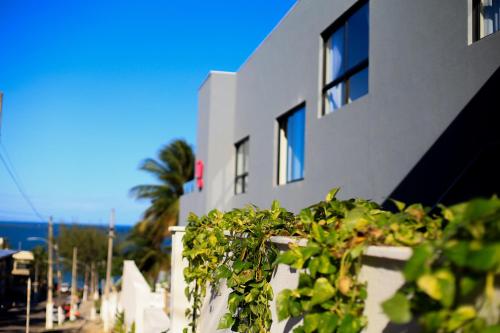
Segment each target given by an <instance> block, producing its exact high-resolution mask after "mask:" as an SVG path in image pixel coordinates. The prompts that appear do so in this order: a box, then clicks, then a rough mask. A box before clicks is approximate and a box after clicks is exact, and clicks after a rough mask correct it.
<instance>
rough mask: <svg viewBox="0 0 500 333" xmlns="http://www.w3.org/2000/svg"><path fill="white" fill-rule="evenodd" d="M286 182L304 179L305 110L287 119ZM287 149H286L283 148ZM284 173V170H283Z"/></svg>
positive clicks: (296, 112)
mask: <svg viewBox="0 0 500 333" xmlns="http://www.w3.org/2000/svg"><path fill="white" fill-rule="evenodd" d="M285 126H286V128H285V131H286V133H285V136H286V141H287V142H286V181H287V182H291V181H294V180H299V179H302V178H303V177H304V130H305V110H304V108H302V109H300V110H297V111H295V112H293V113H292V114H291V115H289V116H288V117H287V119H286V125H285ZM283 148H285V147H283ZM283 171H284V170H283Z"/></svg>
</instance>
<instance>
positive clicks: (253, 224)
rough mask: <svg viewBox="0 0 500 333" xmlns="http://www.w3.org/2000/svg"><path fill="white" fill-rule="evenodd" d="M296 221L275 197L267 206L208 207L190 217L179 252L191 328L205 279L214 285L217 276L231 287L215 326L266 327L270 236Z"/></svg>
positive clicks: (272, 255)
mask: <svg viewBox="0 0 500 333" xmlns="http://www.w3.org/2000/svg"><path fill="white" fill-rule="evenodd" d="M294 222H295V216H294V215H293V214H292V213H290V212H287V211H286V210H285V209H283V208H281V207H280V206H279V204H278V202H274V203H273V205H272V208H271V209H270V210H259V209H257V208H256V207H252V206H249V207H246V208H244V209H235V210H233V211H231V212H227V213H225V214H223V213H221V212H219V211H212V212H210V213H209V214H208V215H207V216H204V217H201V218H198V217H197V216H195V215H191V216H190V217H189V220H188V226H187V228H186V234H185V236H184V252H183V256H184V257H185V258H186V259H187V260H188V267H187V268H186V269H185V271H184V276H185V280H186V282H187V283H188V287H187V288H186V295H187V296H188V299H189V301H191V302H192V308H191V309H189V310H188V311H187V313H186V314H187V315H188V316H189V318H190V319H191V323H190V327H191V332H196V328H197V320H198V316H199V312H200V309H201V306H202V301H203V298H204V297H205V295H206V288H207V285H210V284H211V285H212V287H215V288H217V284H218V282H219V281H220V280H221V279H226V281H227V286H228V287H229V288H231V290H232V291H231V293H230V294H229V298H228V310H229V312H228V313H226V314H225V315H224V316H223V317H222V318H221V319H220V322H219V327H218V328H219V329H223V328H231V329H232V330H233V331H236V332H259V333H260V332H268V331H269V330H270V327H271V323H272V320H271V310H270V306H269V302H270V301H271V300H272V299H273V291H272V288H271V285H270V280H271V276H272V272H273V271H274V268H275V260H276V257H277V255H278V253H279V252H278V249H277V248H276V246H275V245H274V244H272V243H270V242H269V238H270V237H272V236H275V235H278V234H279V235H289V234H290V232H291V231H292V230H293V225H294ZM224 231H226V232H227V234H224ZM187 331H188V329H185V332H187Z"/></svg>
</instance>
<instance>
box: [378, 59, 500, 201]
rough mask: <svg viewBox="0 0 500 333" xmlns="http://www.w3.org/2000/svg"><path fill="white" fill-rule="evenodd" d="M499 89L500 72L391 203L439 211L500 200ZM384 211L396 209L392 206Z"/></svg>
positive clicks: (462, 114) (448, 129) (446, 132)
mask: <svg viewBox="0 0 500 333" xmlns="http://www.w3.org/2000/svg"><path fill="white" fill-rule="evenodd" d="M499 87H500V68H498V69H497V70H496V71H495V72H494V73H493V75H492V76H491V77H490V78H489V79H488V81H486V83H485V84H484V85H483V86H482V87H481V89H480V90H479V91H478V92H477V94H476V95H475V96H474V97H473V98H472V99H471V100H470V101H469V103H468V104H467V105H466V106H465V108H464V109H463V110H462V111H461V112H460V114H459V115H458V116H457V117H456V118H455V119H454V120H453V122H452V123H451V124H450V125H449V126H448V128H447V129H446V130H445V131H444V132H443V134H441V136H440V137H439V138H438V140H437V141H436V142H435V143H434V144H433V145H432V147H431V148H430V149H429V150H428V151H427V152H426V153H425V155H424V156H423V157H422V158H421V159H420V161H419V162H418V163H417V164H416V165H415V167H413V169H412V170H411V171H410V172H409V173H408V175H407V176H406V177H405V178H404V179H403V181H402V182H401V183H400V184H399V185H398V186H397V187H396V189H395V190H394V191H393V192H392V193H391V195H390V196H389V198H394V199H396V200H400V201H403V202H407V203H414V202H421V203H423V204H424V205H426V206H430V207H435V206H436V205H437V204H438V203H442V204H445V205H450V204H454V203H457V202H461V201H465V200H469V199H471V198H474V197H479V196H481V197H490V196H491V195H493V194H495V193H496V194H500V172H499V170H500V107H499V102H498V101H499V100H498V94H499V90H498V89H499ZM436 111H438V110H436ZM383 206H384V207H385V208H388V207H389V206H392V204H390V203H389V201H388V200H386V201H385V202H384V204H383Z"/></svg>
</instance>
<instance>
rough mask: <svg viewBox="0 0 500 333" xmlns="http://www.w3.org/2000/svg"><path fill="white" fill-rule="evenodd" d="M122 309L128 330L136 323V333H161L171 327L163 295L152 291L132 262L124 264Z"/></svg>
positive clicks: (121, 295)
mask: <svg viewBox="0 0 500 333" xmlns="http://www.w3.org/2000/svg"><path fill="white" fill-rule="evenodd" d="M122 281H123V283H122V291H121V293H120V308H121V309H122V310H123V312H124V314H125V324H126V326H127V328H128V329H130V328H131V326H132V324H133V323H135V332H136V333H160V332H164V331H166V330H167V329H169V327H170V320H169V318H168V316H167V315H166V314H165V312H164V311H163V308H164V307H165V306H164V304H163V301H162V295H161V294H156V293H153V292H152V291H151V288H150V287H149V285H148V283H147V282H146V280H145V279H144V277H143V276H142V274H141V272H140V271H139V269H138V268H137V266H136V265H135V263H134V262H133V261H132V260H125V261H124V262H123V279H122Z"/></svg>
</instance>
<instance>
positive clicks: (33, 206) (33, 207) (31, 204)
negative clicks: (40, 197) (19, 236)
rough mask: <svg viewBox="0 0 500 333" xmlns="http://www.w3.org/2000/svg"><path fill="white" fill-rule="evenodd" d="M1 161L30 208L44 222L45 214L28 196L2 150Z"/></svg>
mask: <svg viewBox="0 0 500 333" xmlns="http://www.w3.org/2000/svg"><path fill="white" fill-rule="evenodd" d="M0 161H2V164H3V165H4V167H5V169H6V170H7V173H8V174H9V176H10V178H11V179H12V181H13V182H14V184H15V185H16V187H17V189H18V191H19V193H21V195H22V196H23V198H24V200H26V203H28V205H29V206H30V208H31V210H32V211H33V213H35V215H36V216H37V217H38V218H39V219H40V221H42V222H43V221H45V219H44V218H43V216H42V215H41V214H40V213H39V212H38V210H37V209H36V208H35V205H33V202H32V201H31V199H30V198H29V197H28V195H27V194H26V192H25V191H24V189H23V188H22V186H21V184H20V183H19V182H18V181H17V179H16V177H15V176H14V173H13V172H12V170H11V169H10V168H9V165H8V164H7V162H6V161H5V159H4V157H3V155H2V153H1V152H0Z"/></svg>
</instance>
